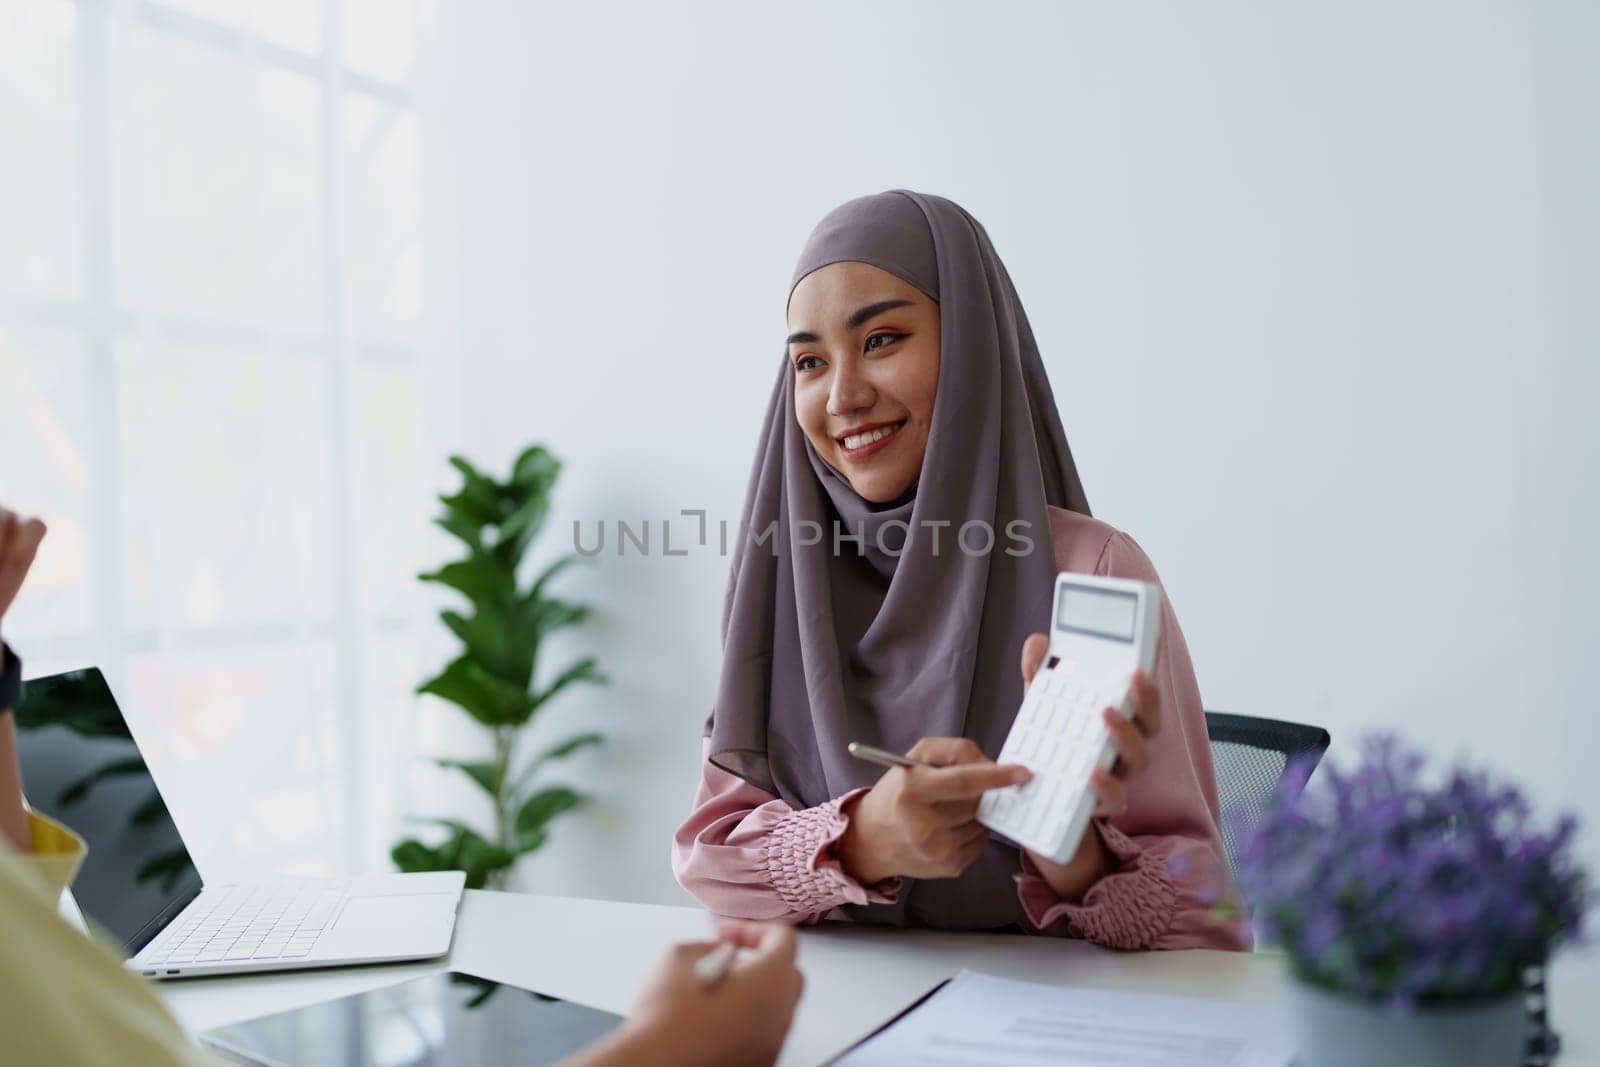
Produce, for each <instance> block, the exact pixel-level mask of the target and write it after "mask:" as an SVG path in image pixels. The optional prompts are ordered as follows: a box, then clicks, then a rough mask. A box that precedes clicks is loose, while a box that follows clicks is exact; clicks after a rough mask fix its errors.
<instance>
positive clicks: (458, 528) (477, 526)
mask: <svg viewBox="0 0 1600 1067" xmlns="http://www.w3.org/2000/svg"><path fill="white" fill-rule="evenodd" d="M433 524H434V525H435V526H437V527H439V529H441V530H443V531H445V532H446V533H448V534H450V535H452V536H454V537H457V538H459V539H460V540H461V542H462V543H463V544H465V545H466V546H467V548H469V549H471V550H473V551H478V550H480V549H482V548H483V524H482V523H479V522H477V521H475V520H473V519H471V518H469V517H468V516H466V515H463V514H461V513H460V512H458V511H447V512H445V513H444V514H443V515H440V516H439V517H438V518H436V519H434V520H433Z"/></svg>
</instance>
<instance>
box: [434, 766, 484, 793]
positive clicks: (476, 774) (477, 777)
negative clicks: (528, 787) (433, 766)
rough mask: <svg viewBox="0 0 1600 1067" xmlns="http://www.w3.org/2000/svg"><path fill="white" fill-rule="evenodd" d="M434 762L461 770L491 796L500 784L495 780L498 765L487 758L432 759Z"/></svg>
mask: <svg viewBox="0 0 1600 1067" xmlns="http://www.w3.org/2000/svg"><path fill="white" fill-rule="evenodd" d="M434 762H435V763H437V764H438V765H439V766H441V767H449V768H453V769H455V770H458V771H460V772H462V773H463V774H465V775H466V776H467V777H468V778H471V779H472V780H473V781H474V782H477V783H478V785H479V786H480V787H481V788H482V789H483V791H484V792H485V793H488V794H489V795H490V796H491V797H492V796H494V795H495V791H496V787H497V786H498V785H499V784H500V783H499V782H497V781H496V780H495V779H496V778H497V777H498V771H499V765H498V764H495V763H492V762H490V761H488V760H476V761H475V760H458V759H440V760H434Z"/></svg>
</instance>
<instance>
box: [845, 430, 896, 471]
mask: <svg viewBox="0 0 1600 1067" xmlns="http://www.w3.org/2000/svg"><path fill="white" fill-rule="evenodd" d="M905 425H906V420H905V419H901V420H900V421H899V422H897V423H894V424H893V426H892V427H888V429H889V430H890V432H889V433H886V434H885V435H884V436H882V437H880V438H878V439H877V440H876V441H868V442H866V443H865V444H861V445H857V446H856V447H855V448H846V447H845V444H844V442H843V441H840V442H839V450H840V452H842V453H843V454H844V458H845V459H847V460H849V461H850V462H852V463H859V462H860V461H861V460H864V459H866V458H867V457H868V456H870V455H872V454H873V453H875V452H879V451H881V450H882V449H884V448H887V447H888V446H889V445H890V444H891V443H893V441H894V439H895V438H897V437H899V436H900V431H901V430H903V429H905Z"/></svg>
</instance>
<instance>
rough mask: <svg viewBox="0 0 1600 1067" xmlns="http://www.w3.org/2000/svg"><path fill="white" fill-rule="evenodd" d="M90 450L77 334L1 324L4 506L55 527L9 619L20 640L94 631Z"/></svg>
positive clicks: (0, 485) (0, 489)
mask: <svg viewBox="0 0 1600 1067" xmlns="http://www.w3.org/2000/svg"><path fill="white" fill-rule="evenodd" d="M92 447H93V445H92V442H91V440H90V432H89V374H88V367H87V364H86V356H85V353H84V348H83V342H82V339H81V337H80V335H79V334H78V333H77V331H75V330H65V329H47V328H38V329H24V328H15V327H14V328H6V327H4V326H0V460H3V462H0V504H4V505H5V506H6V507H8V508H12V509H13V510H18V511H22V512H24V513H26V514H31V515H38V516H40V517H41V518H43V519H44V520H45V523H46V524H47V525H48V526H49V528H50V530H49V534H48V535H47V536H46V538H45V541H44V544H43V545H42V546H41V547H40V549H39V556H38V558H37V559H36V560H35V561H34V565H33V568H32V569H31V570H30V571H29V573H28V583H27V585H26V586H24V587H23V590H22V593H21V594H20V595H19V596H18V598H17V602H16V604H14V605H13V606H12V608H11V610H10V611H9V612H8V613H7V618H6V624H7V627H8V628H11V629H14V630H15V634H16V635H24V634H26V635H29V636H35V635H50V636H57V635H68V634H81V633H84V632H87V631H88V630H89V628H90V625H91V622H92V620H91V619H90V598H89V570H90V565H89V552H90V548H89V521H90V514H89V492H90V488H89V471H90V469H91V465H92V464H93V462H94V457H93V455H92V453H91V451H90V450H91V448H92ZM30 673H32V665H31V664H30Z"/></svg>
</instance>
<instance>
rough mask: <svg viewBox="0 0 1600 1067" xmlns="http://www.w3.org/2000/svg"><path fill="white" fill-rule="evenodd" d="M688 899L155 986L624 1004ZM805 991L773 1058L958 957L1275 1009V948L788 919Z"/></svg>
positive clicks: (1589, 1019)
mask: <svg viewBox="0 0 1600 1067" xmlns="http://www.w3.org/2000/svg"><path fill="white" fill-rule="evenodd" d="M709 931H710V921H709V919H708V917H707V915H706V913H705V912H703V911H700V910H699V909H696V908H676V907H662V906H659V905H652V904H624V903H616V902H611V901H599V900H579V899H574V898H570V897H544V896H531V895H525V894H509V893H480V892H469V893H467V895H466V898H465V899H464V900H463V901H462V906H461V915H460V919H459V921H458V923H457V926H456V936H455V943H454V945H453V946H452V948H451V953H450V956H449V957H448V959H446V960H439V961H432V962H429V963H426V964H405V965H399V966H386V967H350V968H340V969H334V970H326V971H303V972H298V973H296V972H289V973H285V974H275V975H259V976H252V977H239V976H233V977H225V978H207V979H190V980H187V981H179V982H170V983H166V984H165V985H163V986H162V992H163V993H164V994H165V996H166V998H167V1002H168V1003H169V1004H170V1005H171V1007H172V1009H173V1011H174V1012H175V1013H176V1014H177V1016H178V1017H179V1019H180V1020H182V1022H183V1023H184V1025H185V1026H187V1027H189V1028H190V1029H191V1030H193V1031H200V1030H204V1029H207V1028H209V1027H213V1026H219V1025H222V1024H224V1023H230V1022H235V1021H237V1020H240V1019H246V1018H250V1017H253V1016H257V1015H265V1014H270V1013H272V1012H276V1011H283V1010H285V1009H288V1008H294V1007H300V1006H303V1005H306V1004H312V1003H315V1002H317V1001H319V1000H326V999H330V998H333V997H341V996H346V995H349V994H351V993H359V992H362V991H364V990H368V989H375V988H377V987H379V986H384V985H390V984H393V983H395V982H401V981H405V980H407V979H409V978H413V977H415V976H417V975H421V974H427V973H429V972H431V971H435V970H440V969H443V968H446V967H453V968H455V969H458V970H463V971H469V972H471V973H473V974H478V975H482V976H483V977H485V978H492V979H495V980H497V981H502V982H507V983H511V984H513V985H518V986H523V987H525V988H528V989H533V990H537V991H539V992H541V993H546V994H549V995H551V996H556V997H562V998H564V999H567V1000H572V1001H576V1002H578V1003H581V1004H587V1005H590V1006H592V1007H597V1008H603V1009H605V1010H607V1011H614V1012H618V1013H622V1012H626V1011H627V1009H628V1006H629V1005H630V1004H631V1003H632V1001H633V997H634V994H635V993H636V992H637V991H638V989H639V987H640V985H641V984H642V983H643V982H644V979H645V977H646V975H648V974H649V973H650V970H651V968H652V967H654V965H655V962H656V959H657V957H659V956H660V954H661V953H662V952H663V951H664V950H665V949H666V947H667V946H668V945H671V944H673V943H674V942H677V941H688V940H699V939H703V938H705V937H707V936H708V933H709ZM800 966H801V968H802V970H804V971H805V974H806V991H805V997H804V999H803V1000H802V1001H801V1003H800V1010H799V1012H798V1014H797V1015H796V1017H795V1023H794V1028H793V1030H792V1031H791V1032H790V1035H789V1041H788V1043H787V1044H786V1045H785V1046H784V1052H783V1058H782V1060H781V1061H780V1062H781V1063H782V1064H784V1065H793V1067H801V1065H809V1064H817V1063H821V1062H823V1061H824V1060H826V1059H827V1058H828V1057H830V1056H832V1055H834V1054H835V1053H837V1052H839V1051H840V1050H841V1049H843V1048H845V1047H847V1046H848V1045H849V1044H851V1043H852V1042H854V1041H855V1040H857V1039H858V1038H860V1037H861V1036H862V1035H864V1034H866V1033H867V1032H869V1031H871V1030H872V1029H874V1028H875V1027H877V1026H878V1025H879V1024H880V1023H881V1022H883V1021H884V1020H885V1019H887V1018H889V1017H890V1016H892V1015H894V1014H895V1013H896V1012H898V1011H899V1010H900V1009H902V1008H903V1007H905V1006H906V1005H907V1004H909V1003H910V1002H911V1001H913V1000H915V999H916V998H917V997H919V996H921V995H922V994H923V993H924V992H926V991H927V990H928V989H930V988H932V987H933V986H934V985H936V984H937V983H938V982H940V981H942V980H944V979H945V978H948V977H949V976H951V975H952V974H954V973H955V972H957V971H959V970H961V969H962V968H963V967H965V968H970V969H973V970H980V971H985V972H988V973H990V974H998V975H1005V976H1007V977H1012V978H1021V979H1027V980H1031V981H1037V982H1049V983H1052V984H1055V985H1061V986H1087V987H1094V988H1099V989H1119V990H1127V991H1131V992H1146V993H1167V994H1174V995H1181V996H1202V997H1214V998H1218V999H1224V1000H1236V1001H1254V1002H1259V1003H1261V1004H1262V1005H1263V1009H1264V1010H1265V1011H1269V1012H1279V1011H1282V1010H1283V1005H1282V998H1283V990H1284V977H1283V971H1282V966H1281V961H1279V960H1278V959H1276V958H1274V957H1271V956H1265V955H1261V956H1252V955H1248V954H1244V953H1233V952H1208V951H1193V952H1146V953H1116V952H1111V951H1108V950H1105V949H1101V948H1097V947H1095V946H1093V945H1088V944H1085V943H1083V942H1081V941H1065V940H1060V939H1056V938H1040V937H1019V936H1011V935H995V934H946V933H935V932H930V931H922V930H884V929H874V928H870V927H864V926H854V925H849V924H844V923H829V924H824V925H823V926H821V927H814V928H810V929H805V930H803V931H802V936H801V938H800ZM1551 1000H1552V1008H1553V1011H1554V1013H1555V1014H1554V1020H1555V1025H1556V1028H1557V1029H1558V1030H1559V1031H1560V1032H1561V1033H1562V1035H1563V1042H1564V1047H1563V1054H1562V1058H1561V1060H1560V1061H1559V1062H1560V1063H1561V1064H1562V1065H1563V1067H1565V1065H1569V1064H1570V1065H1574V1067H1575V1065H1578V1064H1589V1063H1597V1064H1600V1025H1597V1022H1600V1020H1596V1019H1595V1018H1593V1016H1594V1013H1593V1011H1592V1010H1585V1009H1586V1007H1587V1006H1590V1005H1593V1004H1596V1003H1600V956H1596V955H1593V954H1591V955H1588V956H1583V957H1572V958H1568V959H1566V960H1564V961H1562V962H1561V963H1558V965H1557V969H1556V972H1555V974H1554V976H1553V978H1552V984H1551Z"/></svg>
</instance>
